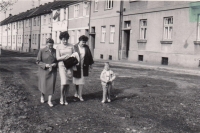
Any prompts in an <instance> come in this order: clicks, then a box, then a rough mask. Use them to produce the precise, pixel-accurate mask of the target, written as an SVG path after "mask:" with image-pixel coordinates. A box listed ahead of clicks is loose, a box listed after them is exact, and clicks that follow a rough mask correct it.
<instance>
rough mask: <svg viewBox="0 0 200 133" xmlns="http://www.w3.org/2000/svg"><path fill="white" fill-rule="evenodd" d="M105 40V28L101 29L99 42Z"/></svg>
mask: <svg viewBox="0 0 200 133" xmlns="http://www.w3.org/2000/svg"><path fill="white" fill-rule="evenodd" d="M105 39H106V26H102V27H101V42H105Z"/></svg>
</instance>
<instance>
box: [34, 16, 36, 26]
mask: <svg viewBox="0 0 200 133" xmlns="http://www.w3.org/2000/svg"><path fill="white" fill-rule="evenodd" d="M33 26H36V18H34V19H33Z"/></svg>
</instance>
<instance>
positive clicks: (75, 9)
mask: <svg viewBox="0 0 200 133" xmlns="http://www.w3.org/2000/svg"><path fill="white" fill-rule="evenodd" d="M78 16H79V5H75V6H74V17H75V18H77V17H78Z"/></svg>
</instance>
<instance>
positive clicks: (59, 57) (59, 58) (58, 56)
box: [56, 47, 70, 61]
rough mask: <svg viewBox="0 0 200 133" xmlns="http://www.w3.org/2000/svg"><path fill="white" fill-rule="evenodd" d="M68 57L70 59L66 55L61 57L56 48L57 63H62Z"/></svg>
mask: <svg viewBox="0 0 200 133" xmlns="http://www.w3.org/2000/svg"><path fill="white" fill-rule="evenodd" d="M69 57H70V55H68V54H67V55H63V56H61V55H60V51H59V48H58V47H57V48H56V59H57V61H63V60H66V59H68V58H69Z"/></svg>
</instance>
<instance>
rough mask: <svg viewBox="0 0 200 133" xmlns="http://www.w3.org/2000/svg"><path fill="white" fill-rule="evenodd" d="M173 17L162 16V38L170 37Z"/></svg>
mask: <svg viewBox="0 0 200 133" xmlns="http://www.w3.org/2000/svg"><path fill="white" fill-rule="evenodd" d="M172 30H173V17H166V18H164V35H163V36H164V39H172Z"/></svg>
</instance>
